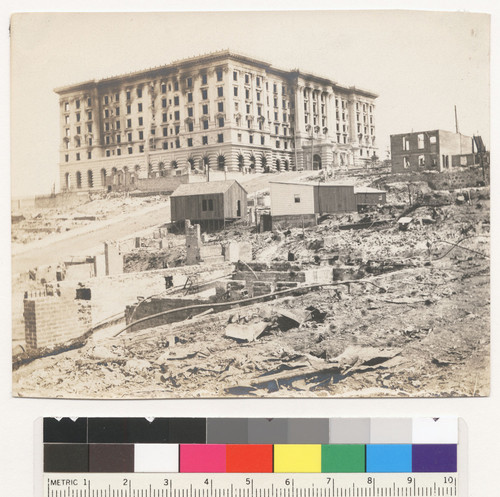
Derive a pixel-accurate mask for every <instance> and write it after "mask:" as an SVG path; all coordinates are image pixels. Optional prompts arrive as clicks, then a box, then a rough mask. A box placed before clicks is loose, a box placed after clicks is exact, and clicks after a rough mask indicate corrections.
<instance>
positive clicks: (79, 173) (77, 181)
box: [76, 171, 82, 188]
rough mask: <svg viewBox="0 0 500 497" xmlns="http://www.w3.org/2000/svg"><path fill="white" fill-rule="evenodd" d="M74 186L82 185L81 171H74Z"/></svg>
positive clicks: (79, 186)
mask: <svg viewBox="0 0 500 497" xmlns="http://www.w3.org/2000/svg"><path fill="white" fill-rule="evenodd" d="M76 187H77V188H81V187H82V173H81V172H80V171H77V172H76Z"/></svg>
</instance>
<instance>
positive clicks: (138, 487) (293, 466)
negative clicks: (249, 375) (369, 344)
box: [37, 418, 466, 497]
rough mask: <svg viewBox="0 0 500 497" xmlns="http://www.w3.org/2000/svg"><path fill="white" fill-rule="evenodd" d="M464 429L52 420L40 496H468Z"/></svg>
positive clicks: (339, 422) (44, 426) (309, 422)
mask: <svg viewBox="0 0 500 497" xmlns="http://www.w3.org/2000/svg"><path fill="white" fill-rule="evenodd" d="M464 430H465V427H464V425H463V422H462V421H461V420H458V419H457V418H329V419H327V418H321V419H320V418H309V419H299V418H274V419H263V418H71V419H70V418H44V419H43V420H41V421H40V424H39V430H38V431H39V432H42V433H43V435H41V436H43V469H42V473H43V484H42V486H41V488H40V489H39V492H38V494H37V495H39V496H42V495H43V496H44V497H379V496H380V497H384V496H391V497H392V496H394V497H399V496H401V497H403V496H409V497H414V496H415V497H420V496H422V497H424V496H425V497H427V496H443V497H444V496H460V497H461V496H465V495H466V481H465V471H464V470H465V462H464V461H465V455H464V450H465V441H464ZM40 446H42V444H40Z"/></svg>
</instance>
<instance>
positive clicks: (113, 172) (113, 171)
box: [111, 167, 118, 176]
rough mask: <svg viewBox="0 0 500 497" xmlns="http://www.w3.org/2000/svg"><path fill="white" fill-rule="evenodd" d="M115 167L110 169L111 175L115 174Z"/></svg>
mask: <svg viewBox="0 0 500 497" xmlns="http://www.w3.org/2000/svg"><path fill="white" fill-rule="evenodd" d="M117 172H118V171H117V169H116V167H114V168H113V169H111V176H116V173H117Z"/></svg>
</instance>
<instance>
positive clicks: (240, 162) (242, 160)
mask: <svg viewBox="0 0 500 497" xmlns="http://www.w3.org/2000/svg"><path fill="white" fill-rule="evenodd" d="M244 167H245V158H244V157H243V155H241V154H239V155H238V168H239V170H240V171H243V168H244Z"/></svg>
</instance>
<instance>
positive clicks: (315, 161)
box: [313, 154, 323, 171]
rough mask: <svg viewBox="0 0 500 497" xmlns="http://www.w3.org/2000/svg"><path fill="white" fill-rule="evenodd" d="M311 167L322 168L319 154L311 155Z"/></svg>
mask: <svg viewBox="0 0 500 497" xmlns="http://www.w3.org/2000/svg"><path fill="white" fill-rule="evenodd" d="M313 169H314V170H315V171H317V170H318V169H323V165H322V163H321V155H319V154H314V157H313Z"/></svg>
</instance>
